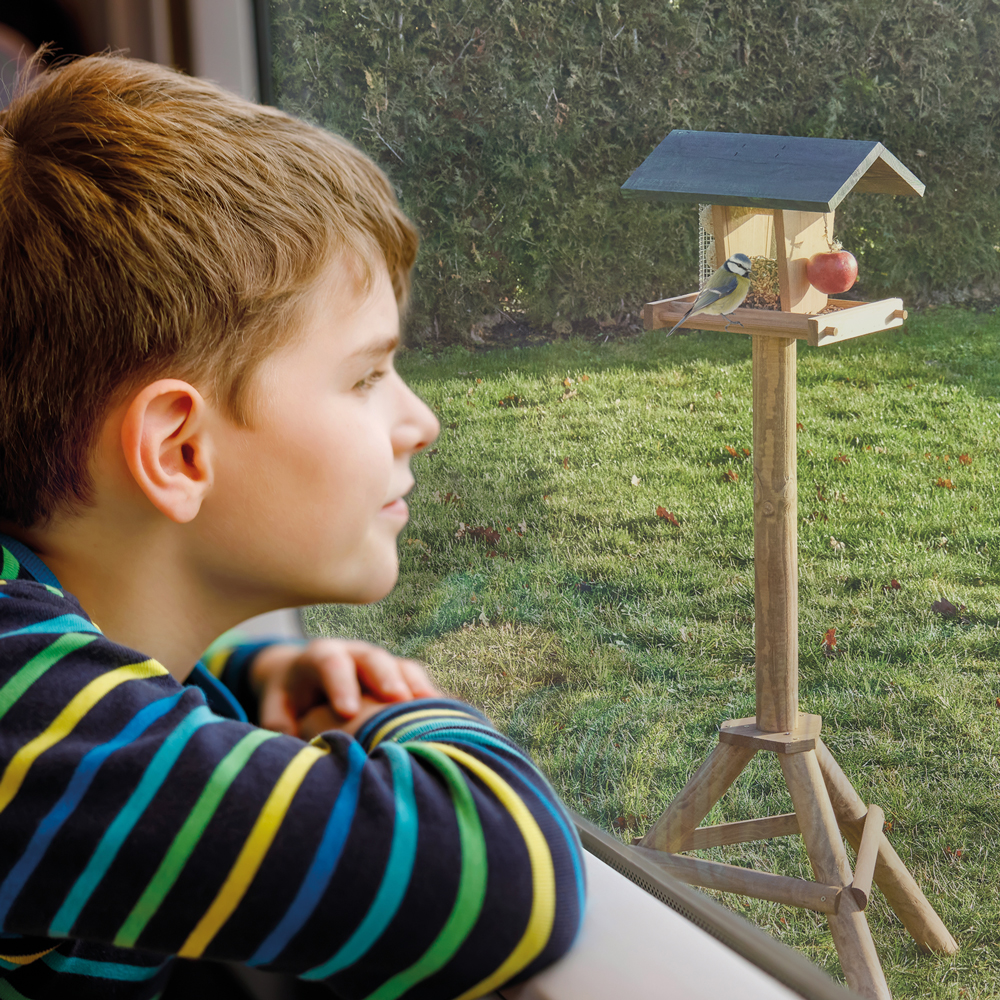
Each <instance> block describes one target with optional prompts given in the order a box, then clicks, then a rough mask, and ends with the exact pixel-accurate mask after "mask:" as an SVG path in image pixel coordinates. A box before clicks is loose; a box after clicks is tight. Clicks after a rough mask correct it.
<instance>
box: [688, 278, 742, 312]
mask: <svg viewBox="0 0 1000 1000" xmlns="http://www.w3.org/2000/svg"><path fill="white" fill-rule="evenodd" d="M737 284H738V281H737V280H736V275H735V274H734V275H733V276H732V277H731V278H730V279H729V280H728V281H727V282H726V283H725V284H724V285H717V286H716V287H715V288H706V289H704V291H702V292H701V294H700V295H699V296H698V298H696V299H695V300H694V305H692V306H691V312H695V311H696V310H698V309H704V308H705V306H710V305H711V304H712V303H713V302H717V301H718V300H719V299H721V298H722V297H723V296H725V295H731V294H732V293H733V292H735V291H736V286H737Z"/></svg>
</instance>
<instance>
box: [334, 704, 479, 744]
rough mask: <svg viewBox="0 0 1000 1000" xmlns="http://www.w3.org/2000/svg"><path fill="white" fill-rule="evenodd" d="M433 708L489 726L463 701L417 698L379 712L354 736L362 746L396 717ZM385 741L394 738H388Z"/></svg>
mask: <svg viewBox="0 0 1000 1000" xmlns="http://www.w3.org/2000/svg"><path fill="white" fill-rule="evenodd" d="M432 708H438V709H441V710H442V711H449V712H461V713H462V714H463V715H464V716H466V717H467V718H469V719H472V720H474V721H477V722H480V723H482V724H483V725H485V726H488V725H489V721H488V720H487V718H486V716H485V715H483V714H482V713H481V712H477V711H476V709H474V708H473V707H472V706H471V705H466V704H465V703H464V702H461V701H449V700H448V699H447V698H416V699H414V700H413V701H407V702H403V703H401V704H398V705H390V706H389V707H388V708H386V709H385V710H383V711H381V712H377V713H376V714H375V715H373V716H372V717H371V718H370V719H368V721H367V722H366V723H365V724H364V725H363V726H362V727H361V728H360V729H359V730H358V731H357V732H356V733H355V734H354V738H355V739H356V740H357V741H358V742H359V743H360V744H361V745H362V746H364V745H365V742H366V741H367V740H368V738H369V737H370V736H372V735H373V734H374V733H375V732H377V731H378V730H379V729H381V728H382V727H383V726H384V725H386V724H387V723H388V722H390V721H391V720H392V719H393V718H394V717H395V716H399V715H406V714H408V713H409V712H424V711H427V710H429V709H432ZM384 738H385V739H391V738H392V737H390V736H386V737H384Z"/></svg>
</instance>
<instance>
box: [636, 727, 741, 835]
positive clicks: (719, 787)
mask: <svg viewBox="0 0 1000 1000" xmlns="http://www.w3.org/2000/svg"><path fill="white" fill-rule="evenodd" d="M756 752H757V751H756V750H753V749H749V748H747V747H735V746H731V745H730V744H728V743H717V744H716V745H715V749H714V750H713V751H712V752H711V753H710V754H709V755H708V756H707V757H706V758H705V762H704V763H703V764H702V765H701V767H699V768H698V770H697V771H695V772H694V774H693V775H692V776H691V779H690V780H689V781H688V783H687V784H686V785H685V786H684V787H683V788H682V789H681V790H680V792H679V793H678V795H677V797H676V798H675V799H674V801H673V802H671V803H670V806H669V807H668V808H667V809H666V811H665V812H664V813H663V815H661V816H660V818H659V819H658V820H657V821H656V822H655V823H654V824H653V827H652V829H651V830H650V831H649V833H647V834H646V836H645V837H643V838H642V846H643V847H652V848H655V849H656V850H657V851H679V850H680V849H681V844H683V843H684V842H685V841H686V840H687V839H688V838H689V837H690V836H691V835H692V834H693V833H694V830H695V827H697V825H698V824H699V823H700V822H701V821H702V820H703V819H704V818H705V817H706V816H707V815H708V814H709V812H710V811H711V809H712V806H714V805H715V803H716V802H718V801H719V799H721V798H722V796H723V795H724V794H725V792H726V789H727V788H729V786H730V785H731V784H732V783H733V782H734V781H735V780H736V779H737V778H738V777H739V774H740V771H742V770H743V768H744V767H746V766H747V764H748V763H749V762H750V758H751V757H753V755H754V754H755V753H756Z"/></svg>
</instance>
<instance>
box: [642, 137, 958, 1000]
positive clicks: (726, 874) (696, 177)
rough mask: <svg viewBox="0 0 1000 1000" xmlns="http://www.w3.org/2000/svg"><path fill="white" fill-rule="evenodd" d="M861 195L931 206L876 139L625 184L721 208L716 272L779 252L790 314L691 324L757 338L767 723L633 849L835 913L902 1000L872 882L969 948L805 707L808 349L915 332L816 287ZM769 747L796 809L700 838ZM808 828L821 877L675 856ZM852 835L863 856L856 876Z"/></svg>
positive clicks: (659, 323)
mask: <svg viewBox="0 0 1000 1000" xmlns="http://www.w3.org/2000/svg"><path fill="white" fill-rule="evenodd" d="M852 191H860V192H869V193H881V194H894V195H916V196H921V195H923V193H924V185H923V184H922V183H921V182H920V181H919V180H918V179H917V178H916V177H915V176H914V175H913V174H912V173H911V172H910V171H909V170H907V169H906V167H905V166H903V164H902V163H900V162H899V160H897V159H896V158H895V157H894V156H893V155H892V154H891V153H890V152H889V151H888V150H887V149H886V148H885V147H884V146H883V145H882V144H881V143H878V142H862V141H857V140H846V139H806V138H797V137H791V136H772V135H743V134H736V133H725V132H691V131H680V130H675V131H673V132H671V133H670V134H669V135H668V136H667V137H666V138H665V139H664V140H663V142H661V143H660V145H659V146H657V148H656V149H655V150H654V151H653V152H652V153H651V154H650V156H649V157H648V158H647V159H646V161H645V162H644V163H643V164H642V165H641V166H640V167H639V168H638V169H637V170H636V171H635V173H634V174H632V176H631V177H630V178H629V179H628V180H627V181H626V182H625V184H624V185H623V186H622V193H623V194H625V195H626V196H630V197H635V198H643V199H646V200H649V201H669V202H689V203H692V204H705V203H707V204H709V205H711V215H712V223H713V229H714V237H715V252H716V259H715V261H712V262H711V265H712V269H714V268H715V267H718V266H721V265H722V263H723V262H724V261H725V260H726V259H727V258H729V257H730V256H731V255H732V254H734V253H745V254H746V255H747V256H748V257H750V258H751V259H752V258H754V257H768V256H772V257H773V256H774V255H775V253H776V256H777V270H778V284H779V288H780V299H781V310H780V311H776V310H766V309H750V308H740V309H737V310H736V311H735V312H733V313H731V314H730V315H729V316H728V317H727V316H706V315H699V316H697V317H694V318H693V319H692V320H690V323H691V325H692V326H695V327H697V328H698V329H706V330H721V329H725V328H727V327H729V329H731V330H732V331H733V332H737V333H742V334H749V335H750V336H752V337H753V363H752V379H753V510H754V606H755V623H756V624H755V637H754V641H755V650H756V667H755V670H756V684H757V691H756V715H755V716H753V717H752V718H748V719H730V720H728V721H726V722H723V723H722V725H721V727H720V732H719V742H718V744H717V745H716V747H715V748H714V749H713V750H712V752H711V753H710V754H709V756H708V757H707V759H706V760H705V761H704V763H703V764H702V765H701V767H700V768H699V769H698V770H697V771H696V772H695V774H694V775H693V776H692V778H691V779H690V781H689V782H688V783H687V785H685V787H684V788H683V789H682V791H681V792H680V794H678V796H677V797H676V798H675V799H674V801H673V802H672V803H671V804H670V806H669V807H668V808H667V809H666V811H665V812H664V813H663V814H662V815H661V816H660V818H659V819H658V820H657V821H656V823H654V824H653V827H652V828H651V829H650V831H649V832H648V833H647V834H646V836H645V837H644V838H643V839H642V841H641V845H640V846H638V847H636V848H635V850H637V851H640V852H642V853H643V854H644V855H645V856H647V857H648V858H650V859H651V860H655V861H656V863H657V864H659V865H661V866H662V867H663V868H664V869H666V870H667V871H669V872H671V873H672V874H674V875H675V876H677V877H679V878H681V879H682V880H683V881H685V882H688V883H690V884H694V885H700V886H704V887H707V888H713V889H722V890H724V891H731V892H738V893H742V894H743V895H748V896H753V897H756V898H760V899H771V900H776V901H778V902H783V903H788V904H790V905H793V906H802V907H807V908H809V909H813V910H817V911H820V912H822V913H825V914H826V915H827V918H828V920H829V922H830V929H831V932H832V934H833V940H834V944H835V945H836V947H837V952H838V954H839V955H840V960H841V966H842V968H843V970H844V975H845V977H846V979H847V982H848V985H849V986H850V987H851V988H852V989H854V990H855V991H857V992H858V993H860V994H861V995H862V996H864V997H870V998H873V1000H891V998H890V994H889V988H888V986H887V985H886V981H885V976H884V974H883V972H882V967H881V965H880V964H879V960H878V956H877V954H876V952H875V946H874V943H873V941H872V936H871V932H870V930H869V928H868V922H867V919H866V917H865V912H864V911H865V908H866V906H867V905H868V900H869V898H870V895H871V885H872V882H873V881H874V882H875V884H876V885H877V886H878V887H879V888H880V889H881V891H882V893H883V895H884V896H885V899H886V901H887V902H888V903H889V905H890V906H891V907H892V909H893V910H894V911H895V913H896V915H897V916H898V917H899V919H900V920H901V921H902V922H903V924H904V926H905V927H906V928H907V930H908V931H909V932H910V934H911V935H913V937H914V939H915V940H916V942H917V944H918V945H920V946H921V947H922V948H924V949H926V950H930V951H938V952H943V953H945V954H954V953H955V952H956V951H957V950H958V945H957V944H956V942H955V939H954V938H953V937H952V936H951V934H950V933H949V932H948V930H947V928H946V927H945V926H944V924H943V922H942V921H941V918H940V917H939V916H938V915H937V913H936V912H935V911H934V909H933V908H932V907H931V905H930V903H928V901H927V899H926V898H925V896H924V894H923V892H922V891H921V889H920V887H919V886H918V885H917V883H916V881H915V880H914V879H913V877H912V875H911V874H910V873H909V871H908V870H907V869H906V866H905V865H904V864H903V862H902V861H901V860H900V859H899V856H898V855H897V854H896V852H895V851H894V850H893V848H892V846H891V845H890V843H889V841H888V839H887V838H886V836H885V834H884V833H883V830H882V820H883V813H882V810H881V809H880V808H879V807H878V806H876V805H872V806H868V805H866V804H865V803H864V801H863V800H862V799H861V797H860V796H859V795H858V793H857V792H856V791H855V790H854V788H853V787H852V785H851V783H850V781H849V780H848V779H847V777H846V776H845V774H844V772H843V771H842V770H841V768H840V766H839V765H838V764H837V762H836V760H834V758H833V756H832V755H831V753H830V751H829V750H828V749H827V747H826V746H825V745H824V743H823V740H822V739H821V736H820V732H821V726H822V719H821V718H820V716H818V715H807V714H804V713H802V712H800V711H799V699H798V555H797V532H796V519H797V505H796V448H795V430H796V428H795V423H796V412H795V357H796V346H795V342H796V341H797V340H805V341H806V342H807V343H808V344H809V345H810V346H812V347H822V346H825V345H826V344H832V343H837V342H839V341H841V340H847V339H850V338H853V337H863V336H866V335H867V334H869V333H877V332H879V331H881V330H890V329H893V328H895V327H899V326H902V324H903V321H904V320H905V319H906V312H905V310H904V309H903V303H902V301H901V300H900V299H882V300H880V301H878V302H854V301H849V300H845V299H830V298H828V297H827V295H826V294H825V293H823V292H820V291H818V290H817V289H816V288H813V287H812V286H811V285H810V284H809V282H808V280H807V279H806V262H807V261H808V259H809V258H810V257H811V256H812V255H813V254H814V253H818V252H821V253H822V252H827V251H828V250H830V249H831V248H832V238H833V222H834V212H835V210H836V208H837V206H838V205H839V204H840V202H841V201H843V200H844V198H845V197H847V195H848V194H849V193H850V192H852ZM751 277H752V275H751ZM697 294H698V293H697V292H696V291H695V292H691V293H689V294H687V295H681V296H678V297H676V298H671V299H664V300H662V301H659V302H650V303H647V305H646V306H645V308H644V310H643V319H644V324H645V327H646V329H648V330H655V329H659V328H661V327H671V326H673V325H674V324H675V323H676V322H677V321H678V320H679V319H680V318H681V316H683V315H684V313H685V312H686V311H687V309H688V307H689V306H690V304H691V302H692V301H693V300H694V298H695V297H696V295H697ZM734 321H739V323H740V324H742V325H741V326H737V325H735V323H734ZM731 323H733V324H734V325H732V326H730V325H729V324H731ZM758 750H760V751H767V752H770V753H773V754H775V755H776V756H777V758H778V760H779V762H780V764H781V769H782V772H783V774H784V779H785V783H786V785H787V786H788V791H789V793H790V794H791V798H792V804H793V805H794V807H795V812H793V813H787V814H784V815H781V816H769V817H766V818H762V819H753V820H746V821H743V822H738V823H723V824H721V825H719V826H708V827H700V826H699V824H700V823H701V822H702V820H703V819H704V818H705V817H706V816H707V815H708V813H709V811H710V810H711V809H712V806H714V805H715V803H716V802H717V801H718V800H719V799H720V798H721V797H722V795H723V794H724V793H725V792H726V790H727V789H728V788H729V786H730V785H731V784H732V783H733V781H735V779H736V778H737V776H738V775H739V774H740V772H741V771H742V770H743V768H744V767H746V765H747V763H748V762H749V761H750V759H751V758H752V757H753V756H754V754H755V753H757V751H758ZM838 827H839V830H838ZM799 833H801V835H802V837H803V839H804V841H805V846H806V851H807V852H808V854H809V860H810V862H811V864H812V869H813V874H814V875H815V879H816V881H815V882H809V881H805V880H802V879H792V878H786V877H784V876H781V875H773V874H769V873H764V872H756V871H753V870H751V869H746V868H736V867H732V866H730V865H723V864H718V863H716V862H711V861H704V860H701V859H696V858H684V857H679V856H678V855H679V854H680V853H681V852H684V851H691V850H702V849H705V848H708V847H716V846H720V845H723V844H739V843H747V842H750V841H756V840H766V839H770V838H772V837H780V836H786V835H790V834H799ZM841 834H843V836H845V837H846V838H847V840H848V841H850V843H851V844H852V846H853V847H854V849H855V851H856V852H857V857H856V861H855V866H854V870H853V871H852V870H851V867H850V863H849V860H848V857H847V852H846V850H845V848H844V842H843V839H842V837H841Z"/></svg>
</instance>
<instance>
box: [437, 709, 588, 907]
mask: <svg viewBox="0 0 1000 1000" xmlns="http://www.w3.org/2000/svg"><path fill="white" fill-rule="evenodd" d="M435 736H440V737H442V738H444V739H447V740H448V742H450V743H452V744H461V743H463V742H466V741H467V742H468V743H470V744H472V745H473V746H475V747H476V748H477V749H478V750H479V752H480V753H481V754H484V755H485V756H487V757H492V758H493V759H494V760H497V761H499V762H500V763H501V764H503V765H504V766H505V767H510V764H511V762H510V761H509V760H504V758H503V757H501V756H500V754H497V753H493V752H492V751H490V750H487V749H486V747H487V746H492V747H496V748H497V749H500V750H505V751H506V752H507V753H508V754H510V755H511V756H514V757H520V754H519V753H518V752H517V751H516V750H514V749H513V748H512V747H510V746H508V745H507V744H506V743H504V742H503V740H502V739H501V738H499V737H498V736H494V735H493V734H492V733H484V732H482V731H481V730H480V731H471V732H470V731H469V730H467V729H464V728H463V729H461V730H456V731H454V732H449V731H447V730H441V731H439V732H438V733H435ZM520 759H521V760H523V757H520ZM540 777H542V776H541V775H540ZM518 778H520V780H521V781H522V782H523V783H524V784H525V785H527V786H528V788H530V789H531V790H532V791H533V792H534V793H535V796H536V797H537V799H538V801H539V802H541V804H542V805H543V806H544V807H545V809H546V811H547V812H548V813H549V815H550V816H551V817H552V818H553V819H554V820H555V821H556V825H557V826H558V827H559V829H560V830H561V831H562V835H563V836H564V837H565V838H566V840H567V841H568V842H569V843H570V844H572V845H573V846H574V847H575V848H576V850H572V851H570V855H571V857H572V859H573V875H574V876H575V880H576V895H577V900H578V901H579V905H580V912H581V913H582V912H583V904H584V900H585V898H586V889H585V886H586V882H585V880H584V875H583V865H582V863H581V862H582V857H583V845H582V844H581V843H580V836H579V834H578V833H577V832H576V827H575V826H574V825H573V824H572V823H571V822H570V821H569V818H568V817H567V816H566V814H565V813H564V812H563V810H562V806H561V805H560V803H559V800H558V798H557V797H556V794H555V791H553V790H552V786H551V785H549V783H548V782H547V781H545V778H544V777H542V781H543V782H545V784H546V786H547V787H548V789H549V792H550V794H545V793H544V792H543V791H541V790H540V789H539V788H538V786H537V785H536V784H535V783H534V782H533V781H531V780H530V779H529V778H526V777H525V776H524V775H523V774H521V773H518Z"/></svg>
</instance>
